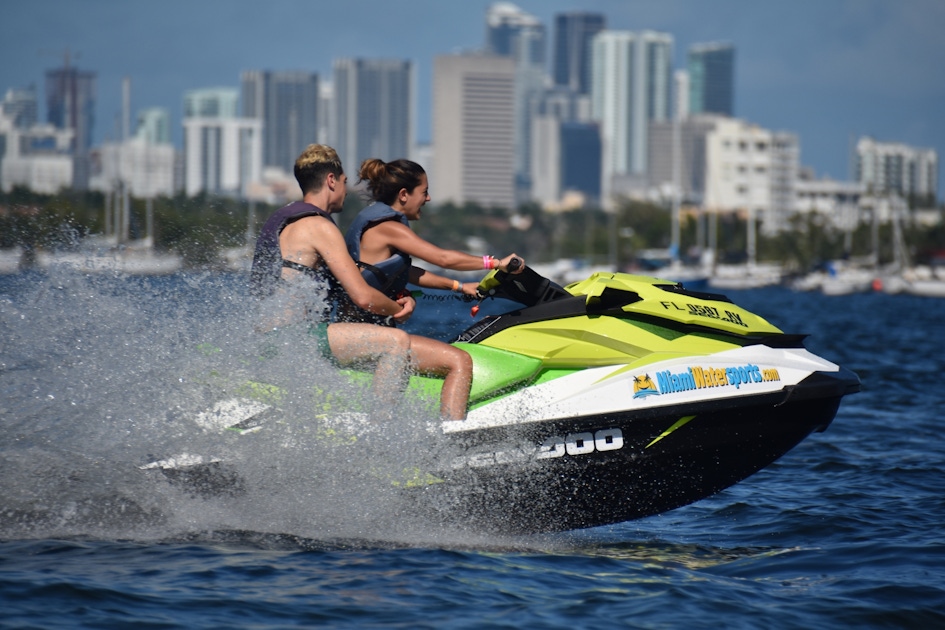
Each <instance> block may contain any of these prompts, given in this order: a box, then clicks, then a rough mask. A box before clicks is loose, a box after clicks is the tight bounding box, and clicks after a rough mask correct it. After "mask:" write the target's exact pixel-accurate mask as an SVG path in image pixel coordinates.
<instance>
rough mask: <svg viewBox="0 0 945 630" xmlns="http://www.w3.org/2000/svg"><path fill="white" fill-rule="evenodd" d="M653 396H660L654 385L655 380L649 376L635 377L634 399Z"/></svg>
mask: <svg viewBox="0 0 945 630" xmlns="http://www.w3.org/2000/svg"><path fill="white" fill-rule="evenodd" d="M653 394H659V391H657V389H656V385H654V384H653V379H652V378H650V375H649V374H644V375H643V376H634V377H633V397H634V398H645V397H646V396H651V395H653Z"/></svg>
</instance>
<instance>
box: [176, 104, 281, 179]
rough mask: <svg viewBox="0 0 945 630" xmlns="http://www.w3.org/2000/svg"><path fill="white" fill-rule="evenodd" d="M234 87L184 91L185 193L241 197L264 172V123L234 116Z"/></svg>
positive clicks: (254, 119)
mask: <svg viewBox="0 0 945 630" xmlns="http://www.w3.org/2000/svg"><path fill="white" fill-rule="evenodd" d="M238 101H239V95H238V90H237V89H236V88H210V89H204V90H192V91H190V92H186V93H185V94H184V192H185V193H186V194H187V195H189V196H193V195H197V194H199V193H201V192H207V193H211V194H215V195H229V196H236V197H239V196H242V195H244V194H245V193H246V189H247V186H249V184H251V183H252V182H255V181H258V180H259V179H260V176H261V174H262V125H263V123H262V121H261V120H259V119H256V118H238V117H237V116H236V110H237V103H238Z"/></svg>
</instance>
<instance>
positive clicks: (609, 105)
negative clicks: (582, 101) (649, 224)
mask: <svg viewBox="0 0 945 630" xmlns="http://www.w3.org/2000/svg"><path fill="white" fill-rule="evenodd" d="M592 50H593V73H592V76H593V81H592V87H591V102H592V109H593V117H594V119H595V120H596V121H597V122H598V123H599V124H600V130H601V139H602V145H603V159H602V164H601V171H602V179H601V197H602V199H603V200H604V201H605V203H606V202H607V200H608V198H609V197H610V196H611V195H612V194H614V193H627V192H629V191H631V190H633V189H636V188H637V187H639V186H645V177H646V172H647V142H648V140H647V138H648V128H649V124H650V122H652V121H662V120H667V119H669V116H670V103H671V100H670V92H671V85H672V66H673V37H672V35H669V34H666V33H656V32H653V31H643V32H640V33H632V32H629V31H602V32H601V33H599V34H597V35H596V36H595V37H594V40H593V44H592Z"/></svg>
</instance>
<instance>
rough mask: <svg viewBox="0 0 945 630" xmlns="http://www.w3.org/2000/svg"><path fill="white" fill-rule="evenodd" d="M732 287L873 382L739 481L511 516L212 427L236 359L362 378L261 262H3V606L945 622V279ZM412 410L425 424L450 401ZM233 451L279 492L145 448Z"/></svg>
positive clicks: (96, 612)
mask: <svg viewBox="0 0 945 630" xmlns="http://www.w3.org/2000/svg"><path fill="white" fill-rule="evenodd" d="M729 296H730V297H732V298H733V299H734V300H735V301H736V302H738V303H739V304H741V305H743V306H745V307H747V308H749V309H751V310H754V311H755V312H757V313H759V314H761V315H763V316H764V317H766V318H767V319H768V320H769V321H771V322H772V323H773V324H775V325H777V326H779V327H780V328H782V329H783V330H785V331H788V332H801V333H808V334H810V338H809V339H808V343H807V345H808V348H809V349H810V350H812V351H813V352H815V353H817V354H820V355H822V356H824V357H826V358H828V359H830V360H832V361H835V362H837V363H840V364H841V365H844V366H845V367H848V368H850V369H852V370H853V371H855V372H857V373H858V374H859V376H860V378H861V380H862V382H863V391H862V392H860V393H858V394H855V395H852V396H849V397H847V398H846V399H845V400H844V402H843V403H842V404H841V407H840V411H839V413H838V415H837V417H836V419H835V420H834V422H833V424H832V425H831V426H830V427H829V428H828V430H827V431H826V432H824V433H817V434H814V435H812V436H810V437H809V438H807V439H806V440H805V441H804V442H802V443H801V444H800V445H799V446H798V447H797V448H795V449H794V450H793V451H791V452H790V453H788V454H787V455H786V456H785V457H783V458H782V459H780V460H779V461H777V462H775V463H774V464H773V465H771V466H770V467H768V468H766V469H765V470H762V471H761V472H759V473H758V474H756V475H754V476H752V477H750V478H749V479H747V480H745V481H743V482H742V483H740V484H737V485H736V486H734V487H732V488H730V489H728V490H725V491H723V492H721V493H719V494H718V495H715V496H713V497H710V498H708V499H704V500H702V501H700V502H698V503H695V504H693V505H690V506H686V507H683V508H680V509H677V510H674V511H671V512H668V513H665V514H662V515H659V516H654V517H650V518H646V519H641V520H637V521H632V522H627V523H621V524H618V525H613V526H608V527H601V528H597V529H591V530H583V531H575V532H566V533H560V534H546V535H540V536H521V537H498V536H493V535H486V534H482V533H476V532H470V531H455V530H453V531H451V530H444V529H437V528H432V527H429V526H424V524H423V523H418V522H416V521H414V520H413V519H411V518H409V517H410V515H409V514H404V513H403V509H402V506H400V505H399V504H398V502H397V498H396V496H395V495H392V494H390V493H387V492H383V491H377V490H376V489H375V488H372V487H371V485H370V484H361V483H358V482H357V481H356V480H357V479H358V478H359V474H358V473H360V472H363V468H364V466H365V463H364V461H361V460H358V461H352V459H351V458H350V457H349V456H347V455H337V454H335V453H334V452H333V450H332V449H325V448H323V446H322V447H319V446H318V442H313V441H312V440H311V439H309V437H310V436H307V435H306V434H304V433H302V432H299V431H298V430H293V429H291V428H289V429H284V430H282V431H273V432H272V433H273V436H272V437H271V438H267V439H257V440H256V441H255V442H254V446H253V448H252V450H251V452H247V451H246V450H245V449H244V450H240V448H241V447H240V446H239V444H237V442H238V440H239V439H240V438H238V437H234V438H233V440H232V441H231V442H232V443H231V442H226V443H224V444H222V445H221V444H220V443H219V439H218V438H214V440H215V441H214V440H211V439H210V437H208V436H201V435H195V434H194V431H193V426H192V424H188V423H189V420H188V418H189V417H191V416H192V413H193V411H194V410H195V409H200V408H205V406H206V405H207V404H208V403H209V402H210V401H211V400H212V397H213V396H214V395H217V394H218V393H219V391H220V390H221V389H224V390H225V389H226V388H227V387H230V386H231V385H230V381H228V380H227V379H228V378H231V377H232V375H233V374H237V375H239V377H240V378H243V379H244V380H245V378H250V379H252V378H256V377H259V376H260V375H263V376H265V378H267V379H269V380H275V381H277V382H279V383H280V384H281V385H282V386H283V387H284V388H285V389H286V391H287V392H288V399H287V400H284V401H283V404H284V405H287V406H289V407H292V406H293V405H297V406H299V408H300V409H304V408H305V405H306V404H311V403H310V402H307V401H308V400H309V399H307V398H306V397H305V396H304V395H303V393H304V391H305V389H306V388H307V387H309V386H310V384H311V383H312V382H319V383H323V384H325V385H326V386H328V387H329V388H331V387H341V385H340V384H339V381H338V380H337V377H336V376H335V375H334V374H333V372H332V370H331V368H330V367H329V366H327V365H326V364H325V363H324V362H323V361H321V360H319V359H317V358H312V353H311V349H310V348H307V347H305V346H304V345H299V344H283V346H282V347H280V348H279V354H278V357H277V359H271V358H270V359H266V358H265V356H267V355H266V352H265V348H261V347H260V346H259V345H258V344H257V343H256V342H247V338H248V335H247V330H248V329H249V327H250V326H251V322H250V321H249V315H248V311H247V309H246V308H245V306H244V305H245V297H244V293H243V283H242V279H241V278H238V277H233V276H221V275H209V274H182V275H179V276H173V277H168V278H135V279H125V280H122V279H117V278H110V277H107V276H99V277H84V276H80V275H76V274H71V273H68V272H66V271H62V270H58V271H54V272H52V273H51V274H48V275H47V274H34V273H24V274H18V275H16V276H6V277H0V627H4V628H75V627H87V628H125V627H140V628H178V627H188V628H191V627H194V628H197V627H199V628H210V627H220V628H223V627H226V628H231V627H241V628H242V627H246V628H251V627H259V628H279V627H286V628H287V627H321V626H324V627H339V628H426V627H429V628H523V627H529V628H557V627H577V628H585V627H586V628H597V627H599V628H605V627H607V628H609V627H614V626H617V627H633V628H676V627H687V626H690V627H709V626H718V627H725V628H851V627H856V628H861V627H862V628H867V627H869V628H873V627H875V628H911V627H915V628H931V627H945V534H943V525H945V472H943V470H945V439H943V428H945V421H943V419H942V410H943V409H945V384H943V374H945V358H943V349H942V340H943V337H945V334H943V333H945V325H943V322H945V300H934V299H927V298H919V297H911V296H904V295H902V296H889V295H884V294H864V295H855V296H849V297H840V298H837V297H825V296H822V295H819V294H798V293H792V292H790V291H788V290H786V289H781V288H771V289H764V290H753V291H743V292H730V293H729ZM468 308H469V305H468V304H461V303H455V302H451V301H449V300H442V301H439V300H423V301H421V303H420V305H419V307H418V314H417V316H416V317H415V318H414V320H413V321H412V322H411V326H410V327H411V329H412V330H414V331H416V332H423V333H426V334H432V335H436V336H440V337H447V336H449V334H450V333H451V332H456V331H457V330H458V329H460V328H462V327H464V326H465V325H467V324H468V323H469V322H470V321H472V320H470V318H469V313H468ZM261 357H262V358H261ZM227 375H229V376H227ZM348 393H350V394H357V393H359V392H348ZM405 405H406V403H405ZM309 411H311V410H309ZM398 413H399V414H400V417H401V418H402V424H403V426H402V427H400V428H399V429H398V430H400V431H403V433H404V436H403V437H404V440H403V442H404V443H405V444H407V443H409V442H410V440H409V437H410V435H411V431H412V430H414V429H416V427H417V426H419V425H421V424H423V422H425V421H427V420H429V418H428V417H425V414H426V413H427V412H426V411H425V410H423V409H411V408H401V409H398ZM214 448H217V449H223V451H225V453H226V454H227V455H228V456H231V457H236V458H237V459H239V458H242V459H240V462H241V465H242V466H243V467H244V468H243V470H244V472H247V473H249V474H250V475H251V476H252V478H253V479H254V480H256V481H257V482H258V483H256V484H254V486H253V491H252V492H248V493H247V494H246V495H245V496H243V497H242V498H239V499H235V498H232V497H231V498H229V499H227V498H223V499H220V498H206V497H199V496H190V495H184V494H182V493H180V492H179V491H176V490H175V489H174V488H171V487H169V486H168V485H167V484H164V483H160V482H159V481H155V480H154V479H151V478H148V477H147V475H142V474H141V471H140V470H138V468H137V466H138V465H140V464H141V463H143V462H146V461H151V459H150V458H154V457H163V456H166V455H167V454H168V453H179V452H181V451H188V452H212V451H213V449H214ZM403 448H404V449H405V451H404V453H401V454H402V455H403V456H404V457H407V456H409V455H412V454H415V453H411V452H408V451H409V449H411V448H414V447H410V446H404V447H403ZM208 449H209V450H208ZM335 450H339V449H335ZM340 450H341V451H343V449H340ZM313 471H314V476H315V478H316V481H315V482H314V483H313ZM536 509H540V506H536Z"/></svg>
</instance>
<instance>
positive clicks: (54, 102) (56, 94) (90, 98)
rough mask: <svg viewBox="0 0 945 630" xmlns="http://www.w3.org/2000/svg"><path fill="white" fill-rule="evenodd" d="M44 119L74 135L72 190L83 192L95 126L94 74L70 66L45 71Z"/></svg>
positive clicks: (85, 187)
mask: <svg viewBox="0 0 945 630" xmlns="http://www.w3.org/2000/svg"><path fill="white" fill-rule="evenodd" d="M46 116H47V118H46V119H47V120H48V121H49V122H50V123H52V124H53V125H54V126H55V127H56V128H57V129H68V130H71V131H72V132H73V136H72V146H71V151H72V157H73V169H74V171H73V178H72V186H73V188H76V189H78V190H86V189H87V188H88V184H89V175H90V168H89V149H91V148H92V127H93V124H94V122H95V73H94V72H85V71H81V70H79V69H78V68H75V67H73V66H70V65H69V58H68V57H66V60H65V63H64V64H63V67H62V68H56V69H55V70H47V71H46Z"/></svg>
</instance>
